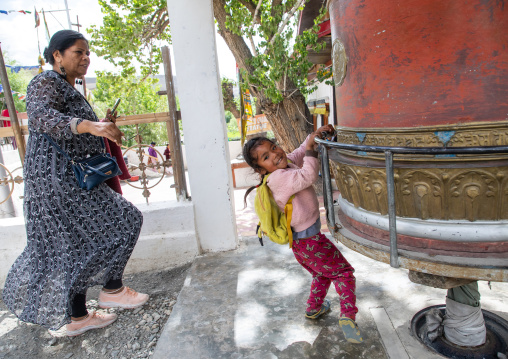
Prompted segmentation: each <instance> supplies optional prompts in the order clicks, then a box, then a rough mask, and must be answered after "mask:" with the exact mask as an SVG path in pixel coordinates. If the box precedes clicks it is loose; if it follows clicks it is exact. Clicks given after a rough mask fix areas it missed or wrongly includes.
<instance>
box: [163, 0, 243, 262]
mask: <svg viewBox="0 0 508 359" xmlns="http://www.w3.org/2000/svg"><path fill="white" fill-rule="evenodd" d="M168 12H169V21H170V26H171V38H172V42H173V51H174V57H175V70H176V76H177V78H178V97H179V99H180V109H181V113H182V121H183V132H184V138H185V147H186V156H187V166H188V173H189V182H190V188H191V193H192V202H193V203H194V213H195V218H196V232H197V235H198V238H199V242H200V243H199V244H200V246H201V249H202V250H203V251H204V252H207V251H212V252H213V251H222V250H230V249H233V248H236V246H237V243H238V238H237V232H236V220H235V210H234V198H233V191H232V188H233V186H232V176H231V168H230V159H229V150H228V144H227V132H226V122H225V120H224V105H223V101H222V90H221V86H220V74H219V67H218V61H217V50H216V45H215V36H216V35H215V23H214V17H213V9H212V1H211V0H185V1H182V0H169V1H168Z"/></svg>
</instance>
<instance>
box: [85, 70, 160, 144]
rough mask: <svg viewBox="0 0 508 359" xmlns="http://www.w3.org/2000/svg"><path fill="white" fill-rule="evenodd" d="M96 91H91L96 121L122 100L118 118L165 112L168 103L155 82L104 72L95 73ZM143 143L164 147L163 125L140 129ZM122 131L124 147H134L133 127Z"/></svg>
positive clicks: (147, 125) (146, 126) (143, 126)
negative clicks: (159, 92)
mask: <svg viewBox="0 0 508 359" xmlns="http://www.w3.org/2000/svg"><path fill="white" fill-rule="evenodd" d="M96 74H97V87H96V88H95V89H94V90H93V91H92V104H93V107H94V110H95V111H96V113H97V116H99V118H101V117H104V116H105V115H106V111H107V109H108V108H111V107H113V104H114V103H115V101H116V99H117V98H121V100H122V101H121V102H120V105H119V106H118V109H117V111H118V113H119V114H120V115H126V116H127V115H140V114H144V113H154V112H167V111H168V102H167V98H166V97H165V96H159V95H158V94H157V91H158V90H159V89H160V88H159V86H158V85H157V83H158V81H157V80H156V79H153V78H147V79H145V80H144V81H141V79H139V78H137V77H135V76H134V75H128V76H127V77H124V76H121V75H117V74H114V73H111V72H107V71H97V72H96ZM139 129H140V133H141V136H142V139H143V143H145V144H147V143H150V142H152V141H154V142H156V143H158V144H164V143H167V141H168V135H167V129H166V124H165V123H164V122H159V123H150V124H144V125H139ZM121 130H122V131H123V132H124V133H125V137H126V139H127V141H126V143H125V145H127V146H132V145H133V144H134V143H135V135H136V126H135V125H129V126H122V127H121Z"/></svg>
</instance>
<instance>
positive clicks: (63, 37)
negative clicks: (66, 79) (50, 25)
mask: <svg viewBox="0 0 508 359" xmlns="http://www.w3.org/2000/svg"><path fill="white" fill-rule="evenodd" d="M77 40H85V41H86V43H87V44H88V40H87V39H85V37H84V36H83V34H81V33H79V32H77V31H74V30H60V31H57V32H55V33H54V34H53V36H52V37H51V40H49V45H48V47H46V48H45V49H44V59H45V60H46V62H49V63H50V64H51V65H54V64H55V57H54V56H53V52H55V51H56V50H58V51H60V53H61V54H63V53H64V51H65V50H67V49H68V48H69V47H71V46H72V45H74V43H75V42H76V41H77Z"/></svg>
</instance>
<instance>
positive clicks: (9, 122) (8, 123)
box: [2, 109, 18, 127]
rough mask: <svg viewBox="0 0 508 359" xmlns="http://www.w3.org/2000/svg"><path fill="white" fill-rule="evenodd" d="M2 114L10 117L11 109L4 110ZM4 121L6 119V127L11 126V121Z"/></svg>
mask: <svg viewBox="0 0 508 359" xmlns="http://www.w3.org/2000/svg"><path fill="white" fill-rule="evenodd" d="M16 113H18V111H16ZM2 116H3V117H9V118H10V115H9V110H8V109H4V110H2ZM3 121H4V127H11V121H8V120H3Z"/></svg>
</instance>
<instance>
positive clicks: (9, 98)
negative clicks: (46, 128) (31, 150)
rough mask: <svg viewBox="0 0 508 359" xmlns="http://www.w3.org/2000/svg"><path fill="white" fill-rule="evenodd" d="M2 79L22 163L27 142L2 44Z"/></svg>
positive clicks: (0, 75) (0, 78) (0, 46)
mask: <svg viewBox="0 0 508 359" xmlns="http://www.w3.org/2000/svg"><path fill="white" fill-rule="evenodd" d="M0 80H2V86H3V88H4V96H5V102H6V103H7V110H9V117H10V118H11V126H12V130H13V131H14V138H15V139H16V145H17V146H18V153H19V158H20V159H21V164H23V163H24V162H25V152H26V144H25V138H24V137H23V134H22V133H21V128H20V126H19V122H18V115H17V114H16V107H15V106H14V99H13V98H12V92H11V85H10V84H9V77H8V76H7V69H6V67H5V62H4V55H3V54H2V45H1V44H0Z"/></svg>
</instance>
